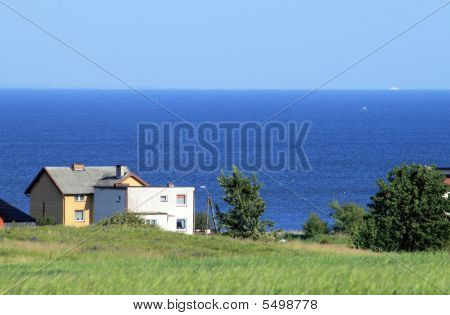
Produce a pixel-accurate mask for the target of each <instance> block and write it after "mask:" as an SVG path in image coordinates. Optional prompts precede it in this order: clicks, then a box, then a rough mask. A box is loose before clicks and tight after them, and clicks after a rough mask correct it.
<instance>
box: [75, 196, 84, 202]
mask: <svg viewBox="0 0 450 315" xmlns="http://www.w3.org/2000/svg"><path fill="white" fill-rule="evenodd" d="M75 201H84V195H75Z"/></svg>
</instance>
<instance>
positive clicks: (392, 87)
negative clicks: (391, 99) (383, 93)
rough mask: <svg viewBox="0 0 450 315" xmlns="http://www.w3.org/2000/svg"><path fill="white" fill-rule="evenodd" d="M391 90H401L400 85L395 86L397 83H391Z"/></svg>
mask: <svg viewBox="0 0 450 315" xmlns="http://www.w3.org/2000/svg"><path fill="white" fill-rule="evenodd" d="M389 90H390V91H398V90H400V88H399V87H397V86H395V85H391V87H390V88H389Z"/></svg>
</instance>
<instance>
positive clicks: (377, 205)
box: [353, 164, 450, 251]
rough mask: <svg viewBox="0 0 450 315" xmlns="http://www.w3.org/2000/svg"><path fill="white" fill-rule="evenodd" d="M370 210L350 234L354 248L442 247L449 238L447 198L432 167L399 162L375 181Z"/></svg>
mask: <svg viewBox="0 0 450 315" xmlns="http://www.w3.org/2000/svg"><path fill="white" fill-rule="evenodd" d="M378 188H379V191H378V192H377V193H376V194H375V196H373V197H371V201H372V203H371V204H369V209H370V213H368V214H367V215H366V216H365V217H364V223H363V225H362V226H361V227H360V229H359V231H358V233H356V234H355V235H354V237H353V241H354V244H355V245H356V246H357V247H361V248H369V249H373V250H386V251H420V250H428V249H433V250H435V249H442V248H445V247H446V245H447V244H448V242H449V238H450V221H449V218H448V216H447V215H446V212H447V213H448V212H450V201H449V200H447V199H445V198H443V195H444V193H445V191H446V188H445V185H444V183H443V176H442V174H441V173H439V172H437V171H436V170H434V168H433V167H425V166H422V165H416V164H411V165H402V166H401V167H396V168H394V169H393V170H392V171H391V172H389V173H388V175H387V182H385V181H382V180H380V181H378Z"/></svg>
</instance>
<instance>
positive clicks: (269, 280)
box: [0, 226, 450, 294]
mask: <svg viewBox="0 0 450 315" xmlns="http://www.w3.org/2000/svg"><path fill="white" fill-rule="evenodd" d="M339 242H340V243H342V244H331V243H332V242H331V241H330V242H329V244H320V243H312V242H304V241H300V240H292V241H288V242H286V243H279V242H258V241H245V240H236V239H230V238H226V237H221V236H209V237H205V236H188V235H183V234H176V233H169V232H163V231H159V230H156V229H152V228H146V227H140V228H129V227H87V228H78V229H76V228H67V227H62V226H45V227H38V228H13V229H10V230H6V229H4V230H1V231H0V270H1V277H0V293H3V294H4V293H7V294H444V293H446V292H448V291H449V290H450V276H449V274H450V264H449V261H450V260H449V258H450V254H449V252H445V251H443V252H435V253H400V254H396V253H373V252H369V251H361V250H355V249H352V248H350V247H349V246H348V245H346V244H345V242H341V241H339ZM79 244H81V245H79ZM78 245H79V246H78ZM47 264H49V265H48V266H46V265H47ZM43 266H46V267H45V268H42V267H43ZM23 279H27V280H26V281H24V282H21V281H22V280H23ZM18 283H20V285H18Z"/></svg>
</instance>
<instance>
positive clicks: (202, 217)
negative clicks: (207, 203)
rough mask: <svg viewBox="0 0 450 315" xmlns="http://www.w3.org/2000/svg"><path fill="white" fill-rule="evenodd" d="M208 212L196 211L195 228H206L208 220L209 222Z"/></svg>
mask: <svg viewBox="0 0 450 315" xmlns="http://www.w3.org/2000/svg"><path fill="white" fill-rule="evenodd" d="M207 217H208V215H207V213H206V212H196V213H195V228H196V229H199V230H206V229H207V226H206V224H207V223H206V222H207Z"/></svg>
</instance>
